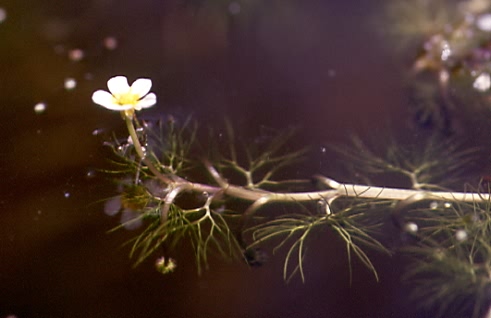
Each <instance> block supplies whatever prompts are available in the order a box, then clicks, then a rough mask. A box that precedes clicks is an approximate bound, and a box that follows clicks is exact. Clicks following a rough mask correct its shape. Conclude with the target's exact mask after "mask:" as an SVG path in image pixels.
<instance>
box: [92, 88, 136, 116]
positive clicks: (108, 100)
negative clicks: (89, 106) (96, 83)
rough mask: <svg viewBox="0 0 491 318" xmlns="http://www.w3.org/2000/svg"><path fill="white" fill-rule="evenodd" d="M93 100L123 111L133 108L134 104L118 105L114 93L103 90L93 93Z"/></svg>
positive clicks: (103, 105)
mask: <svg viewBox="0 0 491 318" xmlns="http://www.w3.org/2000/svg"><path fill="white" fill-rule="evenodd" d="M92 101H93V102H94V103H96V104H98V105H101V106H102V107H105V108H107V109H110V110H116V111H123V110H128V109H132V108H133V105H118V104H117V103H115V99H114V97H113V95H111V94H109V93H108V92H106V91H103V90H98V91H95V92H94V94H92Z"/></svg>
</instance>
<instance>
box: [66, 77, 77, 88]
mask: <svg viewBox="0 0 491 318" xmlns="http://www.w3.org/2000/svg"><path fill="white" fill-rule="evenodd" d="M64 86H65V89H66V90H72V89H74V88H75V87H77V81H76V80H75V79H74V78H71V77H67V78H65V82H64Z"/></svg>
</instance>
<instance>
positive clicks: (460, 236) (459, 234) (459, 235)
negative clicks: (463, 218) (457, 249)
mask: <svg viewBox="0 0 491 318" xmlns="http://www.w3.org/2000/svg"><path fill="white" fill-rule="evenodd" d="M455 239H456V240H457V241H459V242H463V241H465V240H467V232H466V231H465V230H457V231H456V232H455Z"/></svg>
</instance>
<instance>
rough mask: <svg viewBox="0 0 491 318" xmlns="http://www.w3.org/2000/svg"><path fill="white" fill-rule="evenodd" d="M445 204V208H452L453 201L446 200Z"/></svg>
mask: <svg viewBox="0 0 491 318" xmlns="http://www.w3.org/2000/svg"><path fill="white" fill-rule="evenodd" d="M443 206H444V207H445V209H450V208H451V207H452V203H450V202H445V203H444V204H443Z"/></svg>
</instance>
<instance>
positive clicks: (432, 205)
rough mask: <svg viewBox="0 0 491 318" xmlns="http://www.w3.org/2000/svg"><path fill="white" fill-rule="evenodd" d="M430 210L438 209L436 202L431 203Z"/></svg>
mask: <svg viewBox="0 0 491 318" xmlns="http://www.w3.org/2000/svg"><path fill="white" fill-rule="evenodd" d="M430 209H432V210H436V209H438V202H436V201H433V202H431V203H430Z"/></svg>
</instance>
